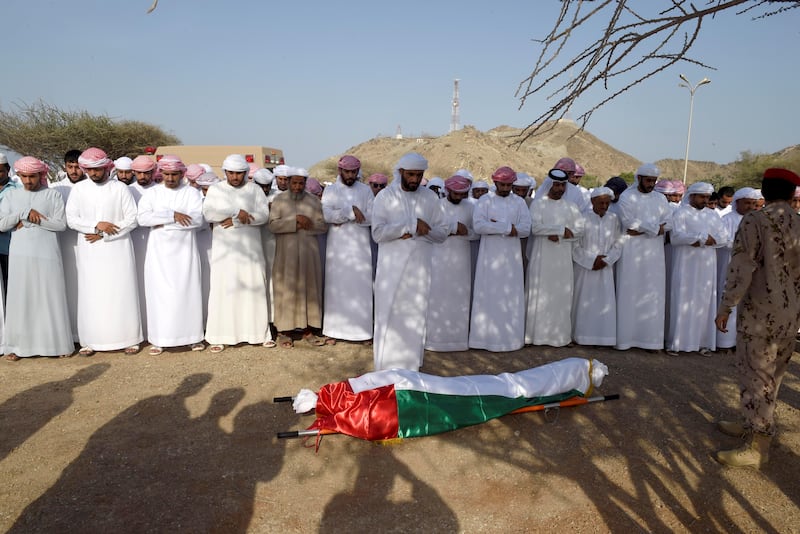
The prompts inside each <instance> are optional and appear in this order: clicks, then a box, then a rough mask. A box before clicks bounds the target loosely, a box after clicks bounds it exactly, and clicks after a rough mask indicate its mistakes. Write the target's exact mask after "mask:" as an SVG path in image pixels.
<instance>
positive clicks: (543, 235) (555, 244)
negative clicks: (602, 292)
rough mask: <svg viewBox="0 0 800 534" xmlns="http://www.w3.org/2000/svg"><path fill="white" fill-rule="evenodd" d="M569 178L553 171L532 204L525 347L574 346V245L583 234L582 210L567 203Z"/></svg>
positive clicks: (557, 171)
mask: <svg viewBox="0 0 800 534" xmlns="http://www.w3.org/2000/svg"><path fill="white" fill-rule="evenodd" d="M568 184H569V182H568V181H567V173H565V172H564V171H562V170H560V169H553V170H551V171H550V172H549V173H548V176H547V180H545V183H543V184H542V188H541V189H540V190H539V195H538V196H537V197H536V200H535V201H534V202H533V204H531V208H530V211H531V220H532V223H531V240H532V241H533V245H532V247H531V258H530V264H529V266H528V284H527V291H528V307H527V311H528V313H527V318H526V320H525V343H526V344H529V345H550V346H553V347H564V346H566V345H569V344H570V343H571V342H572V285H573V283H574V275H573V271H572V246H573V244H574V243H575V241H576V240H577V239H579V238H580V237H581V236H582V235H583V217H582V216H581V213H580V211H579V210H578V207H577V206H576V205H575V204H573V203H572V202H570V201H569V200H565V199H564V193H565V192H566V189H567V186H568Z"/></svg>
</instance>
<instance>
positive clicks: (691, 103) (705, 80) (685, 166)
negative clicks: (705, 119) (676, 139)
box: [678, 74, 711, 185]
mask: <svg viewBox="0 0 800 534" xmlns="http://www.w3.org/2000/svg"><path fill="white" fill-rule="evenodd" d="M678 76H679V77H680V79H681V80H683V82H684V83H679V84H678V87H685V88H687V89H688V90H689V131H688V132H687V133H686V155H685V156H684V158H683V185H686V171H687V170H688V168H689V143H690V142H691V140H692V113H693V112H694V92H695V91H697V88H698V87H700V86H701V85H705V84H707V83H711V80H709V79H708V78H703V79H702V80H700V81H699V82H697V85H692V84H691V83H689V80H688V79H687V78H686V76H684V75H683V74H679V75H678Z"/></svg>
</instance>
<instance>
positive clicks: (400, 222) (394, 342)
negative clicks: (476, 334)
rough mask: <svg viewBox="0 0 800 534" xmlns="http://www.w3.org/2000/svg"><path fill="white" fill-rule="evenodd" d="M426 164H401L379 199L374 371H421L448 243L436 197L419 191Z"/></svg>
mask: <svg viewBox="0 0 800 534" xmlns="http://www.w3.org/2000/svg"><path fill="white" fill-rule="evenodd" d="M427 168H428V160H426V159H425V158H424V157H422V156H421V155H420V154H417V153H415V152H409V153H408V154H406V155H404V156H403V157H401V158H400V160H399V161H398V162H397V165H395V168H394V181H392V184H391V185H390V186H389V187H387V188H386V189H384V190H383V191H381V192H380V193H378V195H377V196H376V197H375V203H374V205H373V209H372V237H373V238H374V239H375V241H376V242H377V243H378V267H377V271H376V274H375V334H374V336H373V339H374V346H373V351H374V352H373V356H374V359H375V370H376V371H380V370H383V369H409V370H412V371H418V370H419V368H420V367H421V366H422V356H423V353H424V349H425V346H424V344H425V327H426V325H425V320H426V318H427V316H428V302H429V291H430V285H431V269H432V264H431V255H432V248H433V246H434V244H435V243H442V242H443V241H444V240H445V238H447V233H448V232H447V227H446V225H445V222H444V216H443V213H442V206H441V203H440V202H439V198H438V197H437V196H436V193H434V192H433V191H431V190H430V189H428V188H426V187H420V182H422V176H423V175H424V173H425V169H427Z"/></svg>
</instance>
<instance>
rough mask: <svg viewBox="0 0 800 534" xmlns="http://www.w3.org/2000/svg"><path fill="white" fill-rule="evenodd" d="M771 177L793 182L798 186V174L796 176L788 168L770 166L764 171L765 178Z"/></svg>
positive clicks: (799, 184) (799, 182)
mask: <svg viewBox="0 0 800 534" xmlns="http://www.w3.org/2000/svg"><path fill="white" fill-rule="evenodd" d="M773 178H774V179H778V180H786V181H787V182H791V183H793V184H794V185H795V186H800V176H797V175H796V174H795V173H793V172H792V171H790V170H789V169H777V168H772V169H767V170H766V171H764V179H765V180H769V179H773Z"/></svg>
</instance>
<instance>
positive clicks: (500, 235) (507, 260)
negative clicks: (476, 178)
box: [469, 166, 531, 352]
mask: <svg viewBox="0 0 800 534" xmlns="http://www.w3.org/2000/svg"><path fill="white" fill-rule="evenodd" d="M516 179H517V174H516V173H515V172H514V169H512V168H511V167H508V166H503V167H500V168H498V169H497V170H495V171H494V173H492V180H494V183H495V186H496V188H497V190H496V191H494V192H490V193H489V194H488V195H484V196H482V197H481V198H480V200H478V202H477V204H476V205H475V210H474V212H473V215H472V225H473V228H474V230H475V233H476V234H478V235H479V236H480V249H479V252H478V260H477V265H476V268H475V285H474V289H473V295H472V312H471V315H470V331H469V346H470V348H473V349H485V350H488V351H492V352H507V351H512V350H518V349H521V348H522V346H523V344H524V342H525V273H524V272H523V270H522V248H521V246H520V243H519V241H520V239H521V238H523V237H525V236H527V235H528V234H529V233H530V231H531V215H530V211H528V206H526V205H525V201H524V200H522V199H521V198H520V197H518V196H517V195H515V194H513V193H511V187H512V184H513V183H514V180H516ZM476 183H477V182H476ZM474 185H475V184H473V187H474Z"/></svg>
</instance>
